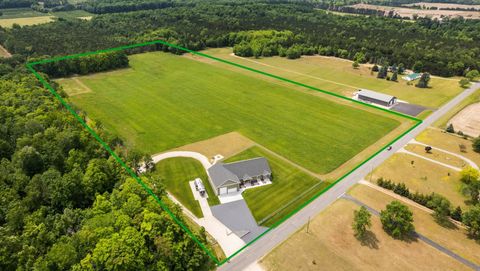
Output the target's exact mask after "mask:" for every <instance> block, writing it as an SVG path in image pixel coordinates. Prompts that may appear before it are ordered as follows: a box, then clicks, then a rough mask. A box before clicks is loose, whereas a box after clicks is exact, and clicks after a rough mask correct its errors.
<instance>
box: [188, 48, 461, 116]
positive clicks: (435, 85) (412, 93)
mask: <svg viewBox="0 0 480 271" xmlns="http://www.w3.org/2000/svg"><path fill="white" fill-rule="evenodd" d="M205 53H207V54H210V55H213V56H216V57H219V58H222V59H226V60H229V61H232V62H236V63H239V64H242V65H245V66H247V67H251V68H255V69H258V70H261V71H265V72H270V73H273V74H276V75H279V76H282V77H285V78H288V79H291V80H295V81H298V82H302V83H304V84H307V85H311V86H314V87H317V88H320V89H323V90H326V91H330V92H334V93H338V94H341V95H344V96H347V97H352V95H353V93H354V92H355V91H357V90H358V89H359V88H366V89H370V90H374V91H378V92H383V93H386V94H390V95H393V96H396V97H398V98H399V99H400V100H404V101H407V102H409V103H412V104H418V105H423V106H425V107H432V108H437V107H439V106H441V105H442V104H444V103H446V102H447V101H449V100H450V99H452V98H453V97H454V96H456V95H457V94H459V93H460V92H461V91H462V88H461V87H460V86H459V85H458V80H456V79H455V80H452V79H448V78H441V77H432V78H431V80H430V85H431V88H428V89H420V88H417V87H415V86H413V85H407V82H406V81H405V80H403V79H401V77H402V76H400V75H399V81H398V82H392V81H387V80H381V79H377V78H376V75H375V74H373V75H372V74H371V71H370V69H369V68H368V66H367V65H361V66H360V68H359V69H353V68H352V62H351V61H348V60H344V59H339V58H333V57H324V56H302V57H301V58H300V59H295V60H290V59H286V58H282V57H267V58H260V59H254V58H240V57H237V56H234V55H232V49H231V48H215V49H209V50H206V51H205ZM187 57H188V56H187ZM200 60H202V59H200ZM246 74H250V75H251V76H259V75H256V74H252V73H246Z"/></svg>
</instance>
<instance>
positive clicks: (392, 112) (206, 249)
mask: <svg viewBox="0 0 480 271" xmlns="http://www.w3.org/2000/svg"><path fill="white" fill-rule="evenodd" d="M157 44H162V45H166V46H168V47H172V48H175V49H178V50H181V51H184V52H188V53H191V54H194V55H198V56H202V57H205V58H209V59H213V60H216V61H218V62H222V63H225V64H228V65H231V66H235V67H238V68H241V69H244V70H249V71H252V72H254V73H258V74H262V75H265V76H267V77H271V78H275V79H278V80H281V81H284V82H287V83H291V84H294V85H297V86H301V87H305V88H307V89H309V90H313V91H318V92H321V93H324V94H327V95H330V96H334V97H336V98H340V99H343V100H347V101H350V102H354V103H356V104H361V105H362V106H366V107H370V108H375V109H376V110H381V111H384V112H387V113H389V114H393V115H397V116H400V117H403V118H406V119H409V120H413V121H415V122H416V123H415V125H413V126H412V127H410V128H409V129H408V130H407V131H405V132H403V133H402V134H401V135H399V136H397V137H396V138H395V139H393V140H392V141H391V142H389V143H388V144H386V145H384V146H383V147H382V148H381V149H380V150H378V151H377V152H375V153H374V154H372V155H371V156H370V157H368V158H367V159H366V160H365V161H363V162H361V163H360V164H358V165H357V166H355V167H354V168H353V169H351V170H350V171H348V172H347V173H345V174H344V175H343V176H341V177H340V178H338V179H337V180H336V181H334V182H332V183H331V184H329V185H328V186H327V187H325V188H324V189H322V190H321V191H319V192H317V193H316V194H315V195H314V196H313V197H311V198H310V199H309V200H307V201H306V202H304V203H303V204H301V205H300V206H299V207H297V208H296V209H294V210H293V211H291V212H290V213H288V214H287V215H286V216H285V217H283V218H282V219H280V220H279V221H277V222H276V223H275V224H273V225H272V226H271V227H269V228H268V229H267V230H266V231H264V232H263V233H262V234H260V235H259V236H257V237H256V238H255V239H253V240H252V241H250V242H248V243H247V244H246V245H245V246H243V247H242V248H240V249H239V250H237V251H236V252H235V253H233V254H232V255H230V256H228V257H226V258H225V259H224V260H222V261H219V260H218V259H217V257H215V255H214V254H213V253H212V252H211V251H210V250H209V249H208V248H207V247H206V246H205V245H204V244H203V243H202V242H200V241H199V240H198V238H197V237H196V236H195V235H194V234H193V233H192V231H190V230H189V229H188V227H186V226H185V225H184V224H183V223H182V221H180V220H179V219H178V218H177V217H176V216H175V215H174V214H173V213H172V211H171V210H170V209H169V208H168V207H167V206H166V205H165V203H163V202H162V200H161V199H160V198H159V197H158V196H157V195H156V194H155V193H154V192H153V191H152V190H151V189H150V188H149V187H148V186H147V185H146V184H145V183H144V182H143V181H142V179H141V178H140V177H139V176H138V175H137V174H136V173H135V172H134V171H133V170H132V169H131V168H130V167H128V166H127V164H125V162H123V160H122V159H121V158H120V157H119V156H118V155H117V154H116V153H115V152H114V151H113V150H112V149H111V148H110V147H109V146H108V144H106V143H105V142H104V141H103V140H102V139H101V138H100V136H99V135H98V134H97V133H96V132H95V131H94V130H93V129H92V128H91V127H90V126H89V125H88V124H87V123H86V122H85V121H84V120H83V119H82V118H81V117H80V116H79V115H78V114H77V113H76V112H75V110H74V109H73V108H72V107H71V106H70V105H69V104H68V103H67V102H66V101H65V100H64V99H63V98H62V97H61V96H60V95H59V94H58V93H57V92H56V91H55V89H54V88H53V87H52V86H51V85H50V84H49V83H48V82H47V80H45V78H43V76H42V75H41V74H39V73H38V72H37V71H36V70H35V68H34V66H36V65H41V64H45V63H51V62H56V61H62V60H67V59H74V58H79V57H83V56H88V55H95V54H101V53H107V52H114V51H122V50H128V49H134V48H138V47H144V46H149V45H157ZM26 67H27V69H28V70H30V71H31V72H32V73H33V74H34V76H35V77H36V78H37V79H38V80H39V81H40V82H41V83H42V84H43V86H44V87H45V88H47V89H48V90H49V91H50V92H51V93H52V94H53V95H54V96H55V98H57V100H58V101H60V103H61V104H62V105H63V106H65V108H66V109H67V110H68V111H69V112H70V113H71V114H72V115H73V116H74V117H75V119H76V120H77V121H78V122H80V124H81V125H82V126H83V127H84V128H85V129H86V130H87V131H88V132H90V134H91V135H92V136H93V137H94V138H95V139H96V140H97V141H98V142H99V143H100V144H101V145H102V147H103V148H105V150H107V151H108V152H109V153H110V155H112V156H113V157H114V158H115V160H116V161H117V162H118V163H119V164H120V165H121V166H122V167H123V168H124V169H125V170H126V171H127V173H128V174H129V175H130V176H131V177H132V178H134V179H135V180H136V181H137V183H138V184H140V186H142V188H143V189H145V191H147V193H148V194H149V195H150V196H152V197H153V198H154V199H155V201H157V203H158V204H159V205H160V207H161V208H162V209H163V210H164V211H165V212H167V213H168V215H169V216H170V217H171V218H172V219H173V220H174V221H175V222H176V223H177V224H178V225H179V226H180V227H182V228H183V230H185V232H186V233H187V234H188V235H189V236H190V237H191V238H192V239H193V240H194V241H195V242H196V243H197V244H198V245H199V246H200V247H201V248H202V249H203V250H204V251H205V252H206V253H207V255H208V256H209V257H210V258H211V259H212V260H213V261H214V262H215V263H216V264H217V265H218V266H221V265H223V264H224V263H226V262H228V261H229V260H230V259H232V258H233V257H235V256H236V255H237V254H238V253H240V252H241V251H243V250H244V249H245V248H247V247H248V246H250V245H251V244H253V243H254V242H256V241H257V240H258V239H260V238H261V237H262V236H264V235H265V234H267V233H268V232H270V231H271V230H272V229H274V228H276V227H277V226H278V225H280V224H281V223H283V222H284V221H286V220H287V219H288V218H290V217H291V216H293V215H294V214H296V213H297V212H298V211H299V210H301V209H302V208H304V207H305V206H306V205H308V204H309V203H310V202H312V201H314V200H315V199H316V198H318V197H319V196H320V195H322V194H323V193H325V192H326V191H328V190H329V189H330V188H332V187H333V186H335V185H336V184H337V183H339V182H340V181H342V180H343V179H344V178H345V177H347V176H348V175H349V174H350V173H352V172H353V171H355V170H356V169H357V168H359V167H361V166H362V165H364V164H365V163H367V162H368V161H370V160H371V159H372V158H374V157H375V156H377V155H378V154H379V153H380V152H382V151H383V150H385V149H386V148H387V147H388V146H390V145H392V144H393V143H395V142H396V141H398V140H399V139H400V138H402V137H403V136H404V135H406V134H407V133H409V132H410V131H411V130H413V129H415V128H416V127H417V126H418V125H420V124H421V123H422V120H420V119H418V118H415V117H412V116H409V115H405V114H402V113H399V112H395V111H390V110H388V109H385V108H381V107H377V106H374V105H371V104H366V103H363V102H361V101H358V100H354V99H352V98H349V97H346V96H342V95H339V94H337V93H333V92H330V91H326V90H322V89H319V88H316V87H313V86H309V85H306V84H303V83H300V82H296V81H293V80H290V79H287V78H283V77H280V76H277V75H274V74H271V73H267V72H263V71H260V70H257V69H253V68H250V67H247V66H244V65H241V64H238V63H234V62H231V61H228V60H224V59H221V58H218V57H214V56H211V55H208V54H205V53H202V52H198V51H194V50H190V49H187V48H184V47H181V46H178V45H175V44H171V43H168V42H166V41H163V40H155V41H149V42H144V43H137V44H131V45H126V46H120V47H115V48H109V49H104V50H97V51H92V52H87V53H81V54H73V55H67V56H62V57H54V58H50V59H44V60H40V61H35V62H28V63H27V64H26Z"/></svg>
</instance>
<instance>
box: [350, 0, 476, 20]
mask: <svg viewBox="0 0 480 271" xmlns="http://www.w3.org/2000/svg"><path fill="white" fill-rule="evenodd" d="M350 7H354V8H357V9H369V10H382V11H385V12H386V13H387V14H388V12H390V11H393V12H394V13H395V14H398V15H399V16H400V17H402V18H405V17H409V18H410V19H413V16H414V15H417V16H418V17H427V16H428V17H431V18H432V19H435V18H436V19H442V18H443V17H452V18H455V17H463V18H464V19H479V18H480V12H478V11H466V10H444V9H438V10H435V9H415V8H408V7H389V6H380V5H370V4H363V3H361V4H355V5H351V6H350Z"/></svg>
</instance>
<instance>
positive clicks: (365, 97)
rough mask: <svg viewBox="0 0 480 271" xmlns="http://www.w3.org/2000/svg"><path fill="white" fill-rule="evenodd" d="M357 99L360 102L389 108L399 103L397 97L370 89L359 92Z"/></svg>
mask: <svg viewBox="0 0 480 271" xmlns="http://www.w3.org/2000/svg"><path fill="white" fill-rule="evenodd" d="M357 97H358V100H360V101H364V102H367V103H374V104H378V105H382V106H387V107H390V106H392V105H394V104H396V103H397V97H395V96H392V95H388V94H383V93H379V92H375V91H371V90H368V89H360V90H359V91H358V92H357Z"/></svg>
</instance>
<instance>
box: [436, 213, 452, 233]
mask: <svg viewBox="0 0 480 271" xmlns="http://www.w3.org/2000/svg"><path fill="white" fill-rule="evenodd" d="M432 216H433V219H434V220H435V222H437V224H438V225H440V226H442V227H444V228H446V229H449V230H456V229H458V227H457V225H455V223H453V222H452V221H451V220H450V219H448V218H444V219H440V218H437V217H435V216H434V215H433V214H432Z"/></svg>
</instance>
